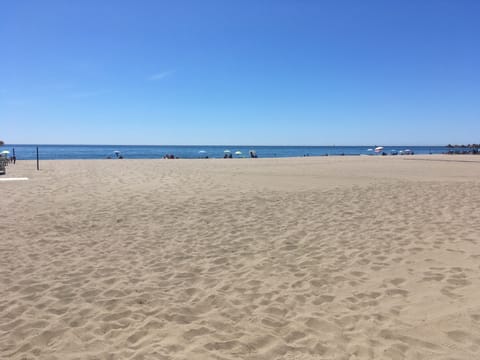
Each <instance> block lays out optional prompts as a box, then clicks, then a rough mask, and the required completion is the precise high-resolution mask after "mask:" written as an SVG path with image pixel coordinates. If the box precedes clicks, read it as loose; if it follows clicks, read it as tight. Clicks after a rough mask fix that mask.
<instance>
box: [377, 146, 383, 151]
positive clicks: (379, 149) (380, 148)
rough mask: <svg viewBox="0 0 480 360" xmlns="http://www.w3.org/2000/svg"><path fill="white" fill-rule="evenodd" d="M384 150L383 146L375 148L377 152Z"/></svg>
mask: <svg viewBox="0 0 480 360" xmlns="http://www.w3.org/2000/svg"><path fill="white" fill-rule="evenodd" d="M382 150H383V146H378V147H376V148H375V152H380V151H382Z"/></svg>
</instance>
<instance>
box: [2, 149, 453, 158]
mask: <svg viewBox="0 0 480 360" xmlns="http://www.w3.org/2000/svg"><path fill="white" fill-rule="evenodd" d="M374 148H375V145H365V146H239V145H222V146H208V145H205V146H200V145H198V146H186V145H185V146H144V145H38V149H39V156H40V159H44V160H55V159H105V158H107V157H109V156H110V157H112V158H115V157H116V155H115V151H119V152H120V154H121V155H122V156H123V157H124V158H125V159H159V158H162V157H163V156H164V155H166V154H172V155H174V156H175V157H178V158H182V159H197V158H205V157H206V156H208V157H209V158H223V156H224V151H225V150H230V151H231V154H232V155H233V157H249V151H250V150H255V151H256V152H257V155H258V157H259V158H274V157H303V156H325V155H328V156H339V155H342V154H343V155H357V156H358V155H370V154H374V152H373V151H368V149H374ZM13 149H15V155H16V157H17V159H18V160H33V159H36V145H4V146H1V147H0V152H1V151H3V150H8V151H10V154H9V155H12V152H13ZM406 149H410V150H411V151H413V152H414V153H415V154H441V153H445V152H447V151H448V150H449V149H448V148H446V147H444V146H385V147H384V150H383V151H384V152H385V153H387V154H388V155H390V153H391V150H397V151H400V150H406ZM237 151H240V152H242V155H236V154H235V152H237Z"/></svg>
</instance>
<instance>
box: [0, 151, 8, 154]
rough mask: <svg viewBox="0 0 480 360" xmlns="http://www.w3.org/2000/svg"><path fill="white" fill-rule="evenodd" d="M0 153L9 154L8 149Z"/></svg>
mask: <svg viewBox="0 0 480 360" xmlns="http://www.w3.org/2000/svg"><path fill="white" fill-rule="evenodd" d="M0 154H10V151H8V150H3V151H2V152H1V153H0Z"/></svg>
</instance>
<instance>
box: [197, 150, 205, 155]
mask: <svg viewBox="0 0 480 360" xmlns="http://www.w3.org/2000/svg"><path fill="white" fill-rule="evenodd" d="M198 153H199V154H205V153H206V151H205V150H200V151H199V152H198Z"/></svg>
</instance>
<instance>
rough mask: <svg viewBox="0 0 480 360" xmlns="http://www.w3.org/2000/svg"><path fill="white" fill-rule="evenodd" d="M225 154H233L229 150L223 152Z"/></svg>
mask: <svg viewBox="0 0 480 360" xmlns="http://www.w3.org/2000/svg"><path fill="white" fill-rule="evenodd" d="M223 152H224V153H226V154H229V153H231V151H230V150H228V149H227V150H223Z"/></svg>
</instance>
